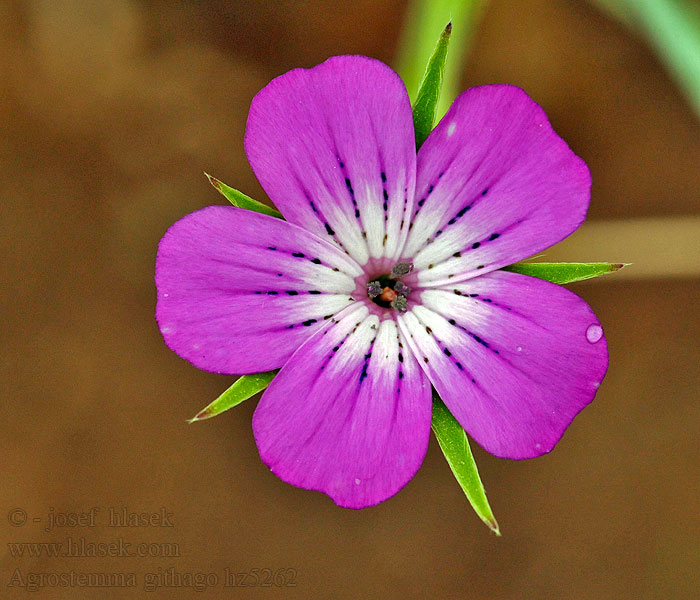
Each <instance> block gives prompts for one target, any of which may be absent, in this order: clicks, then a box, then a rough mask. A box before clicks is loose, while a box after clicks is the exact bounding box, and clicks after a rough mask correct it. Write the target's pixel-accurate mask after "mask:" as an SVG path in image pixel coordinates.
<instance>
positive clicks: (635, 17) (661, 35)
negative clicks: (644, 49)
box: [593, 0, 700, 117]
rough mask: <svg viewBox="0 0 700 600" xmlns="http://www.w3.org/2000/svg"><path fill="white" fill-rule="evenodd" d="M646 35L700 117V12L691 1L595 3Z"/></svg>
mask: <svg viewBox="0 0 700 600" xmlns="http://www.w3.org/2000/svg"><path fill="white" fill-rule="evenodd" d="M593 2H594V3H595V4H597V5H598V6H601V7H603V8H605V9H606V10H608V11H609V12H610V13H611V14H613V15H614V16H615V17H617V18H618V19H619V20H620V21H622V22H623V23H625V24H626V25H628V26H629V27H631V28H632V29H635V30H637V31H639V32H640V33H642V34H643V35H644V36H645V37H646V38H647V39H648V40H649V42H650V43H651V44H652V46H653V47H654V49H655V50H656V52H657V53H658V54H659V56H661V58H662V59H663V61H664V62H665V63H666V65H667V66H668V68H669V70H670V71H671V73H672V74H673V76H674V77H675V79H676V81H678V83H679V84H680V86H681V88H682V89H683V91H684V92H685V94H686V96H687V97H688V99H689V100H690V102H691V104H692V105H693V108H694V109H695V112H696V114H697V115H698V117H700V11H698V8H697V3H694V2H690V1H688V0H593Z"/></svg>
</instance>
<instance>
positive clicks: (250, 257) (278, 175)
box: [156, 56, 608, 508]
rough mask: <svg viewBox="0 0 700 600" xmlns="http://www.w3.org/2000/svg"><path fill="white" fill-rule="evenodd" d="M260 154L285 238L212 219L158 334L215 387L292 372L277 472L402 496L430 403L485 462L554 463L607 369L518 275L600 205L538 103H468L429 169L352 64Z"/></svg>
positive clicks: (173, 261)
mask: <svg viewBox="0 0 700 600" xmlns="http://www.w3.org/2000/svg"><path fill="white" fill-rule="evenodd" d="M245 147H246V152H247V155H248V159H249V161H250V164H251V166H252V168H253V170H254V171H255V174H256V175H257V177H258V179H259V180H260V183H261V184H262V186H263V188H264V189H265V191H266V192H267V193H268V195H269V197H270V199H271V200H272V201H273V202H274V203H275V205H276V206H277V208H278V209H279V210H280V211H281V212H282V214H283V215H284V217H285V218H286V221H283V220H280V219H275V218H273V217H269V216H266V215H261V214H258V213H255V212H250V211H246V210H243V209H239V208H234V207H224V206H212V207H208V208H205V209H202V210H200V211H198V212H195V213H193V214H191V215H188V216H186V217H184V218H183V219H181V220H180V221H178V222H177V223H175V224H174V225H173V226H172V227H171V228H170V229H169V230H168V232H167V233H166V234H165V236H164V237H163V239H162V241H161V243H160V247H159V250H158V258H157V264H156V284H157V288H158V305H157V311H156V316H157V319H158V324H159V326H160V329H161V332H162V333H163V337H164V338H165V341H166V343H167V344H168V346H169V347H170V348H172V349H173V350H174V351H175V352H177V353H178V354H179V355H180V356H182V357H183V358H185V359H187V360H189V361H190V362H192V363H193V364H194V365H196V366H197V367H199V368H201V369H206V370H208V371H213V372H216V373H228V374H245V373H255V372H261V371H268V370H271V369H277V368H281V370H280V372H279V374H278V375H277V377H276V378H275V379H274V380H273V381H272V383H271V384H270V386H269V387H268V388H267V390H266V391H265V393H264V395H263V397H262V399H261V400H260V403H259V405H258V407H257V410H256V412H255V416H254V418H253V430H254V433H255V439H256V441H257V444H258V448H259V450H260V455H261V457H262V459H263V461H264V462H265V463H266V464H267V465H268V466H269V467H270V468H271V469H272V471H273V472H274V473H275V474H277V475H278V476H279V477H280V478H282V479H283V480H285V481H287V482H289V483H291V484H293V485H296V486H299V487H302V488H307V489H314V490H319V491H322V492H324V493H326V494H328V495H329V496H330V497H331V498H332V499H333V500H334V501H335V502H336V503H337V504H339V505H341V506H346V507H351V508H362V507H365V506H371V505H374V504H377V503H379V502H381V501H383V500H385V499H386V498H389V497H390V496H392V495H393V494H395V493H396V492H397V491H398V490H400V489H401V488H402V487H403V486H404V485H405V484H406V483H407V482H408V481H409V480H410V479H411V478H412V477H413V475H414V474H415V473H416V471H417V470H418V468H419V466H420V464H421V462H422V461H423V457H424V456H425V452H426V449H427V446H428V437H429V433H430V423H431V406H432V405H431V385H432V386H434V387H435V389H436V390H437V391H438V393H439V394H440V396H441V397H442V399H443V400H444V402H445V404H446V405H447V406H448V408H449V409H450V411H451V412H452V414H453V415H454V416H455V418H456V419H457V420H458V421H459V422H460V423H461V425H462V426H463V427H464V428H465V430H466V431H467V432H468V433H469V434H470V435H471V436H472V437H473V438H474V439H475V440H476V441H477V442H478V443H479V444H481V446H483V447H484V448H485V449H486V450H487V451H489V452H491V453H493V454H495V455H497V456H501V457H506V458H515V459H523V458H530V457H534V456H538V455H540V454H544V453H546V452H549V451H550V450H551V449H552V448H553V447H554V445H555V444H556V443H557V441H558V440H559V439H560V438H561V436H562V434H563V433H564V430H565V429H566V428H567V426H568V425H569V424H570V423H571V421H572V420H573V418H574V417H575V416H576V414H577V413H578V412H579V411H580V410H581V409H582V408H583V407H584V406H586V405H587V404H588V403H590V402H591V400H592V399H593V397H594V395H595V393H596V390H597V388H598V385H599V384H600V382H601V380H602V379H603V376H604V374H605V371H606V368H607V363H608V355H607V346H606V342H605V338H604V336H603V335H602V329H601V328H600V324H599V323H598V320H597V319H596V317H595V315H594V314H593V312H592V311H591V309H590V308H589V307H588V305H587V304H586V303H585V302H584V301H583V300H581V299H580V298H578V297H577V296H576V295H574V294H573V293H571V292H569V291H568V290H566V289H564V288H561V287H559V286H556V285H554V284H551V283H548V282H546V281H543V280H540V279H535V278H531V277H527V276H525V275H519V274H515V273H510V272H505V271H501V270H499V269H501V267H504V266H506V265H509V264H511V263H514V262H517V261H519V260H523V259H525V258H527V257H529V256H532V255H533V254H536V253H537V252H540V251H541V250H544V249H545V248H547V247H549V246H551V245H552V244H555V243H556V242H558V241H560V240H562V239H563V238H565V237H566V236H568V235H569V234H570V233H572V232H573V231H574V230H575V229H576V228H578V226H579V225H580V224H581V223H582V222H583V220H584V218H585V214H586V210H587V208H588V203H589V196H590V194H589V191H590V183H591V180H590V174H589V171H588V168H587V167H586V165H585V163H584V162H583V161H582V160H581V159H580V158H578V157H577V156H576V155H575V154H574V153H573V152H572V151H571V150H570V149H569V147H568V146H567V145H566V143H565V142H564V141H563V140H562V139H561V138H560V137H559V136H558V135H557V134H556V133H555V132H554V131H553V130H552V127H551V125H550V124H549V122H548V121H547V117H546V116H545V114H544V112H543V111H542V109H541V108H540V107H539V106H538V105H537V104H536V103H535V102H533V101H532V100H531V99H530V98H529V97H528V96H527V95H526V94H525V93H524V92H523V91H522V90H520V89H519V88H516V87H513V86H508V85H490V86H483V87H477V88H472V89H470V90H467V91H466V92H464V93H463V94H461V95H460V96H459V97H458V98H457V99H456V100H455V102H454V104H453V105H452V107H451V108H450V110H449V112H448V113H447V115H446V116H445V117H444V118H443V119H442V121H441V122H440V124H439V125H438V126H437V127H436V128H435V130H434V131H433V132H432V133H431V134H430V136H429V137H428V139H427V140H426V142H425V143H424V144H423V146H422V147H421V149H420V151H419V152H418V155H417V156H416V149H415V141H414V132H413V122H412V116H411V106H410V102H409V99H408V95H407V94H406V90H405V87H404V85H403V83H402V82H401V80H400V79H399V77H398V76H397V75H396V74H395V73H394V72H393V71H392V70H391V69H389V68H388V67H387V66H386V65H384V64H382V63H380V62H378V61H376V60H373V59H370V58H365V57H361V56H339V57H334V58H331V59H329V60H327V61H326V62H325V63H323V64H321V65H319V66H317V67H314V68H313V69H309V70H304V69H296V70H293V71H290V72H289V73H286V74H285V75H282V76H281V77H278V78H277V79H275V80H273V81H272V82H271V83H270V84H269V85H268V86H267V87H265V88H264V89H263V90H262V91H261V92H260V93H259V94H258V95H257V96H256V97H255V99H254V100H253V103H252V106H251V109H250V115H249V118H248V125H247V132H246V138H245ZM591 332H595V335H591Z"/></svg>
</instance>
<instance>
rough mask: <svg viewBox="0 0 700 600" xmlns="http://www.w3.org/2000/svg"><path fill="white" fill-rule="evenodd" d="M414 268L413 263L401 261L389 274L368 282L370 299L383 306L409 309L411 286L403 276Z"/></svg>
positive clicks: (402, 310) (400, 309)
mask: <svg viewBox="0 0 700 600" xmlns="http://www.w3.org/2000/svg"><path fill="white" fill-rule="evenodd" d="M412 270H413V264H411V263H409V262H400V263H397V264H396V265H394V268H393V269H391V272H390V273H389V274H387V275H380V276H379V277H377V278H376V279H373V280H372V281H370V282H369V283H367V296H368V297H369V299H370V300H371V301H372V302H374V303H375V304H377V305H378V306H381V307H382V308H393V309H394V310H397V311H399V312H400V313H404V312H406V311H407V310H408V300H407V298H408V294H410V293H411V288H409V287H408V286H407V285H406V284H405V283H404V282H403V281H401V277H403V276H404V275H408V274H409V273H410V272H411V271H412Z"/></svg>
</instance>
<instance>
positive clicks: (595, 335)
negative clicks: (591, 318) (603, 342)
mask: <svg viewBox="0 0 700 600" xmlns="http://www.w3.org/2000/svg"><path fill="white" fill-rule="evenodd" d="M602 337H603V328H602V327H601V326H600V325H598V324H597V323H594V324H593V325H589V326H588V329H586V339H587V340H588V341H589V342H590V343H591V344H595V343H596V342H597V341H599V340H600V338H602Z"/></svg>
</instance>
